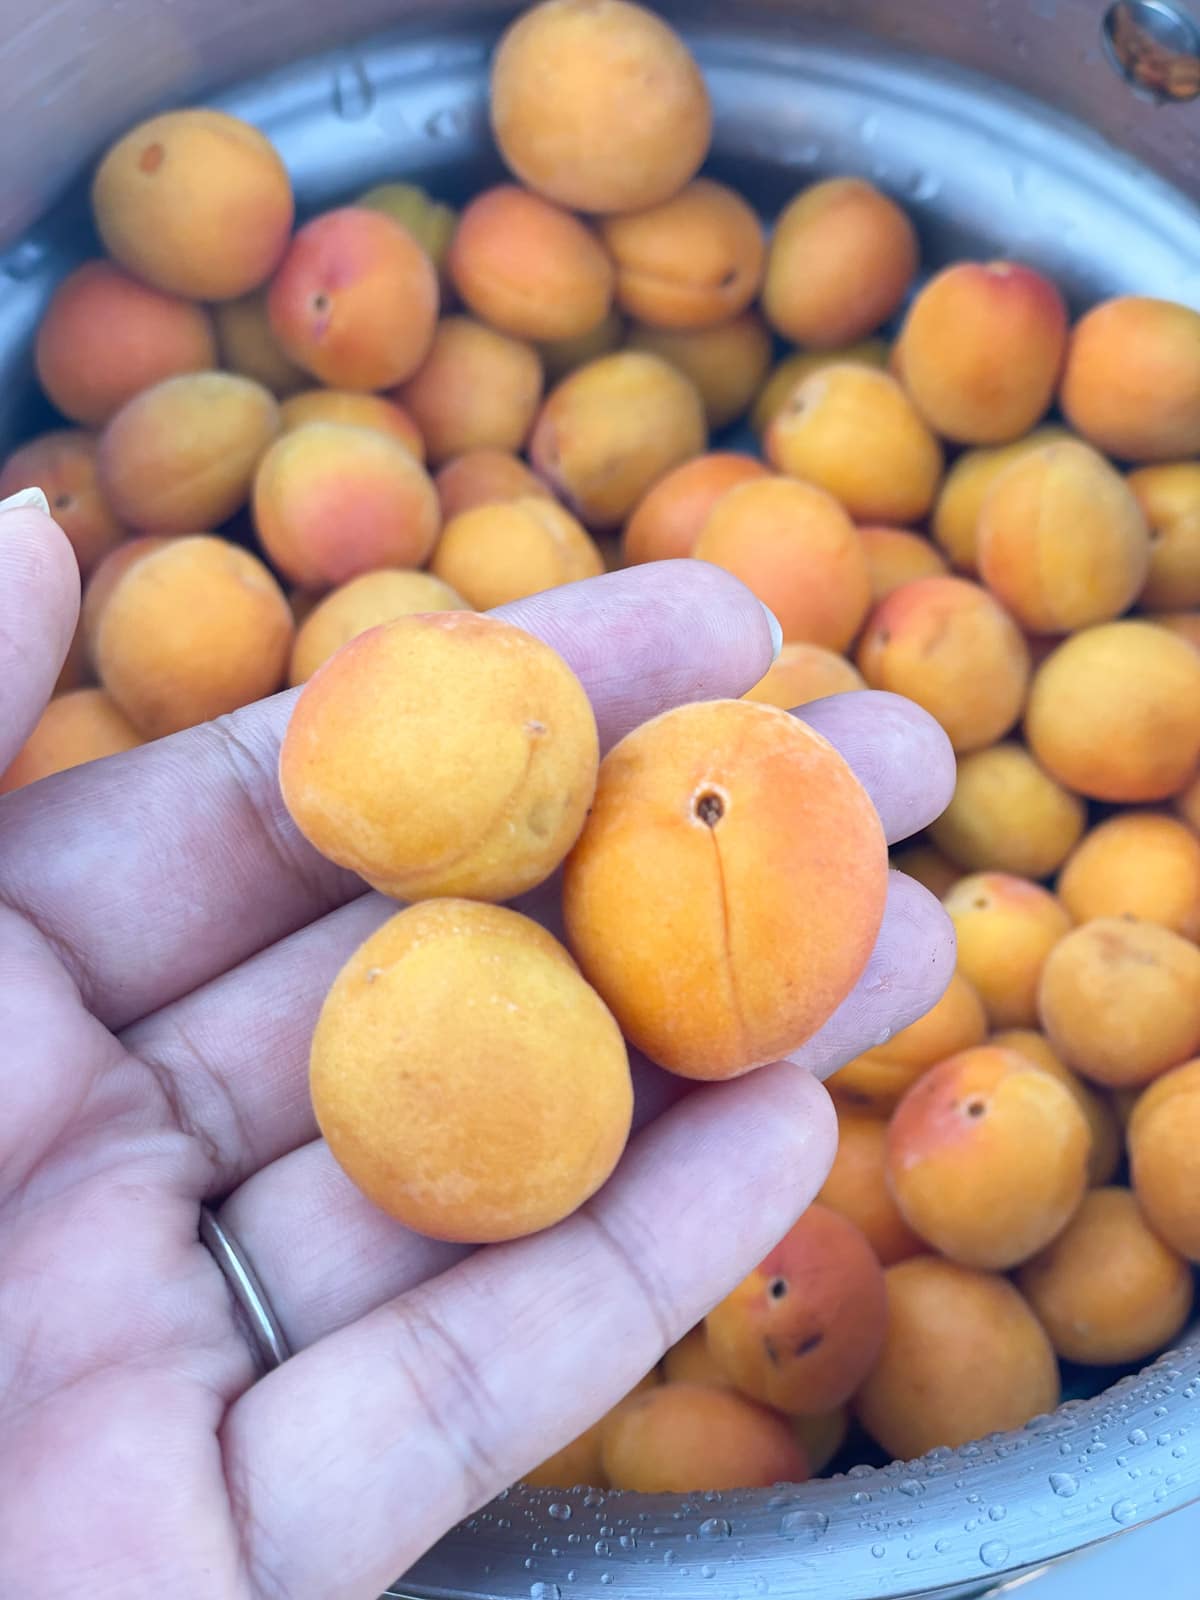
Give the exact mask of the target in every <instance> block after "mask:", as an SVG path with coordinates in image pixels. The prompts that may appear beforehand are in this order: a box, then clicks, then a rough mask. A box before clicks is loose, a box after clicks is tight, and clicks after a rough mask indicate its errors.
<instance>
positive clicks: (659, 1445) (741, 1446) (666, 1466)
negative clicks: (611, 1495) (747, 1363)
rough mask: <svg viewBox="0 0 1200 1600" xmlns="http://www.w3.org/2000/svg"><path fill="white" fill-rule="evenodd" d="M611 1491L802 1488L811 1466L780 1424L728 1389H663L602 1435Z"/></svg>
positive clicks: (632, 1406) (625, 1410)
mask: <svg viewBox="0 0 1200 1600" xmlns="http://www.w3.org/2000/svg"><path fill="white" fill-rule="evenodd" d="M600 1459H601V1464H602V1467H603V1469H604V1475H605V1477H606V1478H607V1479H608V1482H609V1483H610V1484H611V1486H612V1487H613V1488H614V1489H631V1490H634V1491H636V1492H637V1493H640V1494H688V1493H692V1492H694V1491H698V1490H701V1489H755V1488H767V1487H769V1486H770V1485H772V1484H776V1483H803V1482H804V1481H805V1479H807V1478H808V1476H809V1462H808V1457H807V1456H806V1454H805V1452H804V1449H803V1447H802V1445H801V1444H800V1442H799V1440H798V1439H797V1438H796V1436H795V1434H794V1433H793V1431H792V1429H791V1428H790V1427H789V1426H788V1424H787V1423H786V1422H785V1421H784V1419H783V1418H782V1417H779V1416H776V1415H775V1413H774V1412H772V1411H769V1410H768V1409H767V1408H766V1407H765V1406H760V1405H756V1404H755V1402H754V1401H753V1400H748V1399H747V1398H746V1397H745V1396H744V1395H740V1394H737V1393H735V1392H734V1391H733V1390H732V1389H719V1388H716V1387H714V1386H713V1385H712V1384H708V1383H664V1384H661V1385H660V1386H659V1387H658V1388H656V1389H650V1390H647V1391H646V1393H644V1394H641V1395H638V1396H637V1398H636V1399H633V1400H630V1401H628V1402H627V1403H626V1404H625V1405H623V1406H621V1408H620V1410H619V1411H618V1412H617V1414H616V1415H615V1416H614V1417H612V1418H611V1419H610V1421H609V1422H608V1423H607V1424H606V1426H605V1428H604V1430H603V1432H602V1434H601V1456H600Z"/></svg>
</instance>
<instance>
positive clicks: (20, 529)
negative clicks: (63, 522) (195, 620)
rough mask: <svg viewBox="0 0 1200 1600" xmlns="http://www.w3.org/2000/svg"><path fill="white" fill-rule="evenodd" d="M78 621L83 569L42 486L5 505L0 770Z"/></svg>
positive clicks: (47, 691)
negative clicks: (78, 563) (56, 518)
mask: <svg viewBox="0 0 1200 1600" xmlns="http://www.w3.org/2000/svg"><path fill="white" fill-rule="evenodd" d="M78 617H79V567H78V565H77V563H76V561H75V552H74V551H73V550H72V549H71V546H70V543H69V541H68V539H67V536H66V534H65V533H63V531H62V529H61V528H60V527H59V526H58V524H57V523H56V522H54V521H52V520H51V518H50V516H49V506H48V505H47V503H46V497H45V495H44V494H43V493H42V492H41V490H40V489H23V490H21V492H20V493H19V494H14V495H11V496H10V497H9V498H8V499H7V500H2V501H0V772H3V771H5V770H6V769H7V767H8V766H9V765H10V764H11V762H12V760H13V757H14V756H15V755H16V753H17V751H18V750H19V749H20V748H21V746H22V745H23V744H24V743H25V740H26V739H27V738H28V737H29V735H30V733H31V732H32V731H33V727H34V724H35V723H36V722H37V720H38V718H39V717H40V716H41V714H42V712H43V711H44V710H45V708H46V702H47V701H48V700H49V698H50V695H51V693H52V692H53V689H54V683H55V680H56V679H57V677H58V674H59V670H60V668H61V667H62V664H63V661H64V660H65V659H66V654H67V650H68V649H69V647H70V644H71V638H72V635H73V634H74V632H75V624H76V621H77V620H78Z"/></svg>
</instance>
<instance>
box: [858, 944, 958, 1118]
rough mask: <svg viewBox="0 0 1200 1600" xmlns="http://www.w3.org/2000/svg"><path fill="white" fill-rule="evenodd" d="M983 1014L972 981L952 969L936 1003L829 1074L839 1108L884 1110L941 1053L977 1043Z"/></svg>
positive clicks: (943, 1055)
mask: <svg viewBox="0 0 1200 1600" xmlns="http://www.w3.org/2000/svg"><path fill="white" fill-rule="evenodd" d="M986 1034H987V1014H986V1013H985V1011H984V1009H983V1002H982V1000H981V999H980V998H979V994H978V992H977V991H976V989H975V987H974V985H973V984H971V983H970V982H968V980H967V979H966V978H965V977H964V976H963V975H962V973H961V972H955V973H954V974H953V975H952V977H951V979H950V982H949V984H948V985H947V986H946V990H945V992H944V994H943V995H942V996H941V998H940V999H939V1000H938V1002H937V1004H936V1005H934V1006H932V1007H931V1008H930V1009H929V1010H928V1011H927V1012H926V1013H925V1015H924V1016H923V1017H918V1018H917V1020H916V1022H910V1023H909V1025H908V1027H907V1028H901V1029H900V1030H899V1032H898V1033H895V1034H893V1035H892V1037H891V1038H890V1039H887V1040H885V1041H884V1042H883V1043H882V1044H878V1045H875V1046H874V1047H873V1048H872V1049H870V1050H866V1051H864V1052H863V1054H862V1055H860V1056H855V1058H854V1060H853V1061H848V1062H847V1063H846V1065H845V1066H844V1067H839V1068H838V1070H837V1071H836V1072H835V1073H834V1074H833V1076H832V1077H831V1078H830V1079H829V1090H830V1093H831V1094H832V1095H833V1097H834V1099H835V1101H836V1102H837V1104H838V1106H839V1109H840V1108H844V1107H852V1108H853V1109H855V1110H856V1111H865V1112H869V1113H870V1114H871V1115H873V1116H882V1117H886V1116H889V1115H890V1114H891V1113H892V1112H893V1111H894V1110H895V1109H896V1107H897V1105H899V1103H900V1101H901V1099H902V1098H903V1097H904V1095H905V1094H907V1092H908V1090H909V1089H910V1088H911V1087H912V1085H913V1084H914V1083H915V1082H916V1081H917V1079H918V1078H920V1077H921V1076H923V1074H924V1073H926V1072H928V1071H929V1069H930V1067H932V1066H935V1065H936V1064H937V1063H938V1062H939V1061H944V1060H945V1059H946V1058H947V1056H952V1055H957V1054H958V1053H959V1052H960V1051H963V1050H967V1049H970V1047H971V1046H972V1045H977V1044H982V1043H983V1041H984V1038H985V1036H986Z"/></svg>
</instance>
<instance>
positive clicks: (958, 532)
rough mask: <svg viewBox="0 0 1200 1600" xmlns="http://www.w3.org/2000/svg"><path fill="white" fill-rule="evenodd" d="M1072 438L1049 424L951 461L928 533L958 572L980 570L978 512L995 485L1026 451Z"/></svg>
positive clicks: (965, 451) (972, 573) (971, 573)
mask: <svg viewBox="0 0 1200 1600" xmlns="http://www.w3.org/2000/svg"><path fill="white" fill-rule="evenodd" d="M1070 437H1071V435H1070V434H1069V433H1068V432H1067V430H1066V429H1065V428H1059V427H1055V426H1052V425H1050V424H1047V425H1046V426H1045V427H1041V428H1035V429H1034V430H1033V432H1032V433H1028V434H1026V435H1025V437H1024V438H1023V439H1017V440H1016V441H1014V443H1012V444H999V445H980V446H978V447H977V448H976V449H974V450H964V451H963V452H962V454H961V455H960V456H959V457H958V458H957V459H956V460H955V461H953V462H951V464H950V470H949V471H948V472H947V473H946V476H945V478H944V479H943V480H942V486H941V489H940V491H939V492H938V497H937V503H936V505H935V506H934V508H933V516H932V517H931V519H930V524H929V531H930V532H931V533H932V535H933V538H934V541H935V543H936V544H937V545H938V546H939V548H940V549H942V550H943V551H945V553H946V556H947V559H948V560H949V562H950V565H951V566H952V567H953V568H954V569H955V571H956V572H966V573H969V574H970V575H971V576H972V577H973V576H974V575H975V574H976V573H977V572H978V570H979V560H978V552H977V548H976V540H977V535H978V530H979V513H980V512H981V511H982V510H983V502H984V501H985V500H986V499H987V496H988V493H989V492H990V490H991V488H992V486H993V484H995V483H996V482H998V480H999V479H1000V478H1001V477H1003V475H1004V474H1005V473H1006V472H1007V471H1008V469H1009V467H1011V466H1013V465H1014V463H1016V462H1018V461H1020V460H1021V458H1022V457H1023V456H1024V455H1025V453H1026V452H1027V451H1029V450H1037V449H1040V448H1041V446H1042V445H1047V444H1057V443H1059V442H1061V441H1062V440H1066V439H1070Z"/></svg>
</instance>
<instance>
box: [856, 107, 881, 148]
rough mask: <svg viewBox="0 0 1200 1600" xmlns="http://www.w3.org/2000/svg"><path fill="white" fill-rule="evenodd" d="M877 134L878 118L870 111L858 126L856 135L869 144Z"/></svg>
mask: <svg viewBox="0 0 1200 1600" xmlns="http://www.w3.org/2000/svg"><path fill="white" fill-rule="evenodd" d="M878 134H879V118H878V117H877V116H876V115H875V113H874V112H873V111H872V112H871V113H870V115H869V116H866V117H864V118H863V119H862V121H861V122H860V123H859V126H858V136H859V138H860V139H861V140H862V142H863V143H864V144H871V143H872V142H873V141H874V140H875V138H876V137H877V136H878Z"/></svg>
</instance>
